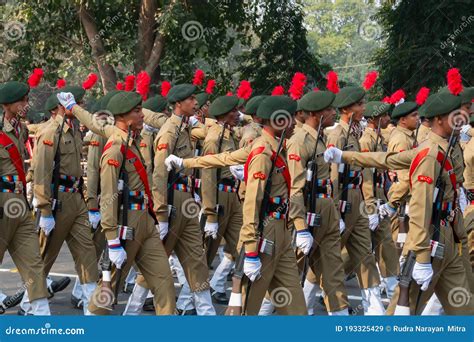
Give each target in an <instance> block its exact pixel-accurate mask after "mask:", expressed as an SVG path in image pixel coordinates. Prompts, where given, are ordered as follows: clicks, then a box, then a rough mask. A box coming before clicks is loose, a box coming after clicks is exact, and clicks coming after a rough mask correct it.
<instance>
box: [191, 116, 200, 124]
mask: <svg viewBox="0 0 474 342" xmlns="http://www.w3.org/2000/svg"><path fill="white" fill-rule="evenodd" d="M198 122H199V120H198V118H196V117H195V116H194V115H193V116H191V117H189V125H190V126H191V127H194V125H196V124H197V123H198Z"/></svg>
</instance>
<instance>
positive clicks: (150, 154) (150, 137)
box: [140, 128, 156, 186]
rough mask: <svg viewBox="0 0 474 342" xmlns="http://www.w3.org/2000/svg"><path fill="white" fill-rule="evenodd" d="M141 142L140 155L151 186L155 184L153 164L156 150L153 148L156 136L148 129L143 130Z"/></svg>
mask: <svg viewBox="0 0 474 342" xmlns="http://www.w3.org/2000/svg"><path fill="white" fill-rule="evenodd" d="M140 135H141V141H140V153H141V154H142V157H143V160H144V161H145V167H146V172H147V173H148V182H149V184H150V186H152V184H153V177H152V175H153V165H154V164H153V163H154V159H155V149H154V147H153V144H154V141H155V137H156V134H155V133H154V132H152V131H150V130H148V129H146V128H143V129H142V131H141V133H140Z"/></svg>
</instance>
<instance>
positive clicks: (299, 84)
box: [288, 72, 306, 100]
mask: <svg viewBox="0 0 474 342" xmlns="http://www.w3.org/2000/svg"><path fill="white" fill-rule="evenodd" d="M305 85H306V76H305V74H303V73H301V72H296V73H295V75H294V76H293V79H292V80H291V84H290V88H289V89H288V94H290V97H291V98H292V99H293V100H298V99H300V98H301V96H303V90H304V86H305Z"/></svg>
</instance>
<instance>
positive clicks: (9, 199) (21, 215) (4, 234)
mask: <svg viewBox="0 0 474 342" xmlns="http://www.w3.org/2000/svg"><path fill="white" fill-rule="evenodd" d="M0 208H1V209H0V264H1V263H2V261H3V256H4V255H5V252H6V251H8V253H10V256H11V258H12V259H13V262H14V263H15V266H16V267H17V269H18V272H19V273H20V276H21V279H22V281H23V283H24V284H25V287H26V289H27V290H28V296H29V298H30V301H33V300H36V299H40V298H47V297H48V291H47V289H46V278H45V274H44V272H43V268H44V265H43V261H42V260H41V256H40V252H39V244H38V237H37V234H36V232H35V227H34V224H33V220H32V218H31V212H30V210H29V208H28V204H27V203H26V200H25V198H24V196H23V194H14V193H3V192H2V193H0Z"/></svg>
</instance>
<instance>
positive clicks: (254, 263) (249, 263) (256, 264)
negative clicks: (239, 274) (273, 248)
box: [244, 256, 262, 282]
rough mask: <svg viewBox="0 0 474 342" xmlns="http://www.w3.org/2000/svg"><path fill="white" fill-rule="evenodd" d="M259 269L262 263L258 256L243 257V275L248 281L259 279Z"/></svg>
mask: <svg viewBox="0 0 474 342" xmlns="http://www.w3.org/2000/svg"><path fill="white" fill-rule="evenodd" d="M261 268H262V263H261V261H260V258H259V257H258V256H245V259H244V273H245V275H246V276H247V277H248V278H249V279H250V281H252V282H253V281H255V280H257V279H258V278H260V270H261Z"/></svg>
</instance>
